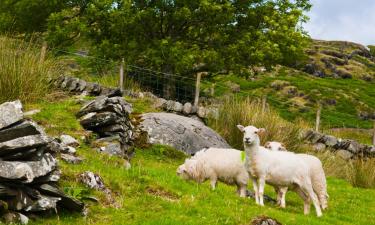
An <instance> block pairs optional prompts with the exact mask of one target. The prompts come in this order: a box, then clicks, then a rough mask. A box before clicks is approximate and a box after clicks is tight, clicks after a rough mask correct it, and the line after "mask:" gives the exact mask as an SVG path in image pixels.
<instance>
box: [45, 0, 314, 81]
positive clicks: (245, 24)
mask: <svg viewBox="0 0 375 225" xmlns="http://www.w3.org/2000/svg"><path fill="white" fill-rule="evenodd" d="M292 2H293V3H292ZM86 3H87V4H84V5H82V4H81V3H80V2H77V3H76V4H75V5H72V6H71V7H69V8H67V9H64V10H62V11H61V12H59V13H54V14H52V16H50V18H49V24H48V26H49V29H48V31H49V36H48V37H49V41H50V42H51V43H53V44H65V45H66V44H68V45H69V44H71V43H72V41H75V40H77V39H78V38H80V37H82V36H84V37H85V38H88V40H89V41H91V42H92V44H93V47H94V49H92V52H93V53H94V54H97V55H99V56H101V57H105V58H114V59H119V58H122V57H125V59H126V61H127V63H130V64H134V65H138V66H143V67H149V68H153V69H155V70H160V71H163V72H165V73H181V74H183V75H186V76H189V75H192V74H193V73H194V72H196V71H197V70H208V71H211V72H214V71H222V70H236V71H240V72H243V73H244V74H246V73H248V72H249V69H250V68H252V67H253V66H257V65H265V66H267V67H270V66H272V65H275V64H279V63H281V64H293V63H295V61H296V59H298V58H300V57H301V55H303V47H304V45H305V43H306V37H307V36H306V35H305V33H304V32H303V30H302V28H301V26H300V22H302V21H305V19H306V17H305V16H304V14H303V13H304V11H305V10H308V9H309V7H310V5H309V3H308V0H297V1H289V0H278V1H268V0H250V1H230V0H225V1H214V0H199V1H186V0H176V1H165V0H164V1H144V0H142V1H140V0H134V1H125V0H105V1H102V0H101V1H98V0H89V1H87V2H86Z"/></svg>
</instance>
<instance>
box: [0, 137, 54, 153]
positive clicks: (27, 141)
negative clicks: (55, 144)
mask: <svg viewBox="0 0 375 225" xmlns="http://www.w3.org/2000/svg"><path fill="white" fill-rule="evenodd" d="M48 141H49V140H48V137H47V136H44V135H40V134H37V135H29V136H25V137H20V138H16V139H13V140H10V141H6V142H2V143H0V157H1V156H4V155H7V154H13V153H17V152H21V151H23V150H26V149H32V148H37V147H40V146H43V145H46V144H48Z"/></svg>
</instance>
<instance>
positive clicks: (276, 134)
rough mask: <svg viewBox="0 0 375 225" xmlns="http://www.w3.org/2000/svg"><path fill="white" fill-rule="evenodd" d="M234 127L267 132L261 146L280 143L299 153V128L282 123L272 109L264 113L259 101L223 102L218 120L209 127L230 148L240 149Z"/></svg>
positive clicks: (239, 135)
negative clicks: (252, 127) (241, 126)
mask: <svg viewBox="0 0 375 225" xmlns="http://www.w3.org/2000/svg"><path fill="white" fill-rule="evenodd" d="M237 124H242V125H244V126H247V125H254V126H256V127H258V128H260V127H263V128H266V133H265V134H264V135H263V136H262V137H261V142H262V144H264V143H265V142H267V141H279V142H282V143H284V145H285V146H286V147H287V148H288V149H289V150H291V151H295V152H301V151H302V150H301V149H302V144H303V141H302V140H301V133H302V130H303V129H302V126H300V125H299V124H296V123H290V122H287V121H285V120H284V119H282V118H281V117H280V116H279V115H278V114H277V113H276V112H275V111H273V110H272V109H267V110H265V112H263V111H262V104H261V103H260V102H259V101H255V100H251V99H250V98H246V99H238V98H231V99H226V100H224V102H223V104H222V105H221V107H220V109H219V116H218V118H217V119H210V120H209V125H210V126H211V127H212V128H213V129H214V130H216V131H218V132H219V133H220V134H221V135H222V136H223V137H224V138H225V139H226V140H227V141H228V143H229V144H230V145H231V146H232V147H234V148H238V149H242V148H243V143H242V133H241V132H240V131H239V130H238V128H237Z"/></svg>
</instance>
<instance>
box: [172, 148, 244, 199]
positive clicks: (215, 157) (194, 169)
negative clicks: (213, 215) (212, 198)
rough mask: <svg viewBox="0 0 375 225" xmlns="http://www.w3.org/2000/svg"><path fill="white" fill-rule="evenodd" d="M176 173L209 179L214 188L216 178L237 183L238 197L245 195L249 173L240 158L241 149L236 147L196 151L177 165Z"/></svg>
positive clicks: (232, 183)
mask: <svg viewBox="0 0 375 225" xmlns="http://www.w3.org/2000/svg"><path fill="white" fill-rule="evenodd" d="M177 175H178V176H180V177H182V178H184V179H187V180H194V181H196V182H199V183H202V182H204V181H206V180H208V179H209V180H210V181H211V187H212V189H213V190H214V189H215V187H216V183H217V180H219V181H221V182H224V183H226V184H229V185H234V184H235V185H237V193H238V194H239V195H240V197H246V188H247V182H248V180H249V175H248V173H247V171H246V169H245V167H244V162H242V159H241V151H239V150H236V149H223V148H208V149H203V150H201V151H199V152H197V153H196V154H195V155H194V156H193V157H192V158H190V159H186V160H185V163H184V164H182V165H181V166H179V167H178V169H177Z"/></svg>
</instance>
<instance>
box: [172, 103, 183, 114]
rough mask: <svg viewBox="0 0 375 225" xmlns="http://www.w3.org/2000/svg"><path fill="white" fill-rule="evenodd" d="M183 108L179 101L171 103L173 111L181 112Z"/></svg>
mask: <svg viewBox="0 0 375 225" xmlns="http://www.w3.org/2000/svg"><path fill="white" fill-rule="evenodd" d="M183 108H184V106H183V105H182V104H181V103H179V102H174V105H173V109H172V110H173V111H175V112H182V109H183Z"/></svg>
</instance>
